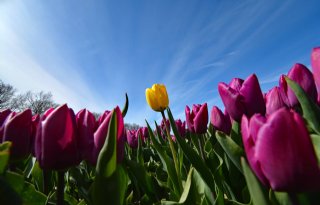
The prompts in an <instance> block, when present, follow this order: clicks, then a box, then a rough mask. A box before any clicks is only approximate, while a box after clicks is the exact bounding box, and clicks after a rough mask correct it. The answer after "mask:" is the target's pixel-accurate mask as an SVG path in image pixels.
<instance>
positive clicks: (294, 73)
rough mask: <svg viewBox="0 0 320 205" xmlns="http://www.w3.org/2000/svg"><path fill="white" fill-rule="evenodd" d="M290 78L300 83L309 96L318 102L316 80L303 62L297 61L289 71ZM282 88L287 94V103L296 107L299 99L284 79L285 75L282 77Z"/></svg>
mask: <svg viewBox="0 0 320 205" xmlns="http://www.w3.org/2000/svg"><path fill="white" fill-rule="evenodd" d="M288 78H290V79H291V80H293V81H295V82H296V83H298V84H299V85H300V86H301V87H302V89H303V90H304V91H305V92H306V93H307V94H308V95H309V97H310V98H311V99H312V100H314V101H315V102H316V100H317V89H316V85H315V82H314V78H313V75H312V73H311V71H310V70H309V69H308V68H307V67H305V66H304V65H302V64H299V63H296V64H295V65H294V66H293V67H292V68H291V69H290V71H289V72H288ZM279 84H280V88H281V90H282V92H283V93H284V94H285V95H286V97H287V99H288V101H287V105H288V106H289V107H292V108H294V107H295V106H297V105H299V101H298V99H297V97H296V95H295V94H294V92H293V91H292V90H291V88H290V87H289V86H288V85H287V82H286V81H285V79H284V76H281V77H280V82H279Z"/></svg>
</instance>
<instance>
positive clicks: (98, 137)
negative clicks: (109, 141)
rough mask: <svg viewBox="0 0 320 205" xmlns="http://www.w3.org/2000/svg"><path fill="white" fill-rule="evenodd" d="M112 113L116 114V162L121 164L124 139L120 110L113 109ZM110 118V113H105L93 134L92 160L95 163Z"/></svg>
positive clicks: (117, 108)
mask: <svg viewBox="0 0 320 205" xmlns="http://www.w3.org/2000/svg"><path fill="white" fill-rule="evenodd" d="M114 112H116V116H117V162H118V163H121V162H122V160H123V157H124V139H123V135H124V134H123V131H124V122H123V117H122V113H121V110H120V108H119V107H118V106H117V107H116V108H115V109H114ZM111 117H112V112H109V111H106V112H105V113H104V114H103V115H102V116H101V117H100V118H99V127H98V128H97V130H96V131H95V133H94V148H93V160H94V161H95V162H96V161H97V159H98V156H99V153H100V151H101V149H102V147H103V145H104V142H105V140H106V136H107V134H108V130H109V123H110V120H111ZM94 164H96V163H94Z"/></svg>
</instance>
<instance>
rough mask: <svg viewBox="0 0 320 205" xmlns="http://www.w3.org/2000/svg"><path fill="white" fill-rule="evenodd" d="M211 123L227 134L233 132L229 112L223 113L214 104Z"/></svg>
mask: <svg viewBox="0 0 320 205" xmlns="http://www.w3.org/2000/svg"><path fill="white" fill-rule="evenodd" d="M210 121H211V124H212V125H213V127H214V129H216V130H219V131H222V132H224V133H226V134H228V135H229V134H230V132H231V121H230V117H229V115H228V113H225V114H224V113H222V111H221V110H220V109H219V108H218V107H217V106H213V107H212V110H211V118H210Z"/></svg>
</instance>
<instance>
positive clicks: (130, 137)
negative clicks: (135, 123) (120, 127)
mask: <svg viewBox="0 0 320 205" xmlns="http://www.w3.org/2000/svg"><path fill="white" fill-rule="evenodd" d="M138 134H139V132H138V130H127V142H128V144H129V146H130V147H131V148H133V149H137V147H138V137H139V136H138Z"/></svg>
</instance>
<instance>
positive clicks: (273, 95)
mask: <svg viewBox="0 0 320 205" xmlns="http://www.w3.org/2000/svg"><path fill="white" fill-rule="evenodd" d="M287 101H288V100H287V97H286V96H285V95H284V93H283V92H282V90H281V89H280V88H279V87H277V86H276V87H274V88H272V89H271V90H269V92H268V93H267V94H266V96H265V102H266V114H267V115H270V114H272V113H273V112H275V111H277V110H279V109H280V108H282V107H287V103H286V102H287Z"/></svg>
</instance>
